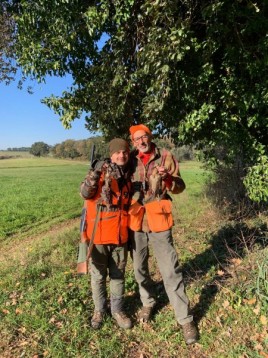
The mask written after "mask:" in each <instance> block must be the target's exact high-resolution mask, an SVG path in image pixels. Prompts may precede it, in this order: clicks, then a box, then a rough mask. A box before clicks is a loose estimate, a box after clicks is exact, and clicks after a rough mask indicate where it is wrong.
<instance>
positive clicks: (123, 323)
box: [112, 311, 132, 329]
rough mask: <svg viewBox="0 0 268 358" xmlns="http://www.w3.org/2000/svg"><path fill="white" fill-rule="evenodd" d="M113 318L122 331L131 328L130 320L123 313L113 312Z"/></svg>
mask: <svg viewBox="0 0 268 358" xmlns="http://www.w3.org/2000/svg"><path fill="white" fill-rule="evenodd" d="M112 316H113V318H114V319H115V320H116V322H117V324H118V326H119V327H120V328H123V329H129V328H131V327H132V322H131V320H130V318H128V317H127V315H126V314H125V312H123V311H120V312H114V313H113V314H112Z"/></svg>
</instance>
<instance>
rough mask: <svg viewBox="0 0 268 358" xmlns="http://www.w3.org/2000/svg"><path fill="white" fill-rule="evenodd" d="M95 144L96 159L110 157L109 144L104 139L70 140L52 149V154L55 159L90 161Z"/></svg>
mask: <svg viewBox="0 0 268 358" xmlns="http://www.w3.org/2000/svg"><path fill="white" fill-rule="evenodd" d="M93 144H94V145H95V158H94V159H101V158H102V159H103V158H107V156H109V153H108V144H107V143H105V141H104V139H103V137H92V138H89V139H84V140H76V141H75V140H70V139H69V140H66V141H64V142H62V143H59V144H56V145H55V146H54V147H52V149H51V153H52V154H53V156H54V157H55V158H70V159H75V158H79V159H80V160H90V153H91V150H92V145H93Z"/></svg>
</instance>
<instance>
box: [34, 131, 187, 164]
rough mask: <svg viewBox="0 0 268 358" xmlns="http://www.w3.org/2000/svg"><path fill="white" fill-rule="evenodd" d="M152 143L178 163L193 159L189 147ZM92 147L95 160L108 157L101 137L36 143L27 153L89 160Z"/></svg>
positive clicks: (160, 140)
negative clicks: (52, 143)
mask: <svg viewBox="0 0 268 358" xmlns="http://www.w3.org/2000/svg"><path fill="white" fill-rule="evenodd" d="M154 142H155V143H156V144H157V145H158V146H159V147H161V148H163V147H165V148H166V149H169V150H170V151H171V152H172V153H173V154H174V156H175V157H176V158H177V159H178V160H180V161H182V160H191V159H193V158H194V150H193V149H192V148H191V147H187V146H183V147H176V145H175V144H174V143H173V141H172V139H170V138H167V137H166V138H155V139H154ZM93 145H95V159H101V158H107V157H109V152H108V143H107V142H106V141H105V140H104V137H101V136H99V137H91V138H88V139H82V140H73V139H68V140H66V141H64V142H62V143H59V144H56V145H54V146H49V145H48V144H46V143H44V142H36V143H34V144H33V145H32V146H31V148H29V152H30V153H31V154H33V155H34V156H36V157H43V156H48V155H50V156H53V157H54V158H61V159H74V160H75V159H76V160H77V159H79V160H90V153H91V150H92V146H93Z"/></svg>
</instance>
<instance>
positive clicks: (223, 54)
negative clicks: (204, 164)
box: [10, 0, 268, 200]
mask: <svg viewBox="0 0 268 358" xmlns="http://www.w3.org/2000/svg"><path fill="white" fill-rule="evenodd" d="M10 4H11V5H13V8H12V7H11V8H10V11H13V12H14V11H15V12H16V14H17V16H16V23H17V30H16V35H17V50H16V53H17V60H18V63H19V64H20V65H21V66H22V67H23V69H24V71H25V73H26V74H28V75H31V76H33V77H35V78H37V79H38V80H40V81H42V80H43V79H44V78H45V76H47V75H56V76H64V75H66V74H71V75H72V78H73V86H72V87H71V88H70V90H69V91H67V90H66V91H64V92H63V93H62V96H61V97H55V96H53V95H52V96H51V97H50V98H46V99H45V100H44V102H45V103H46V104H47V105H48V106H49V107H51V108H52V109H53V110H54V111H55V112H56V113H58V114H59V116H60V118H61V120H62V123H63V125H64V126H65V127H69V126H70V125H71V123H72V121H73V120H75V119H76V118H78V117H80V116H81V115H83V113H87V118H86V119H87V125H88V129H89V130H90V131H93V132H94V131H100V132H102V133H103V135H104V136H105V137H106V138H111V137H114V136H118V135H120V136H122V135H123V134H124V135H125V136H127V133H128V127H129V126H130V125H131V124H135V123H140V122H143V123H145V124H147V125H149V126H150V127H151V129H153V130H154V131H155V132H156V133H159V134H165V133H170V134H171V135H173V137H174V139H175V140H177V141H180V142H181V143H184V144H193V145H195V146H196V147H197V148H200V149H203V150H204V153H205V155H206V158H209V159H210V160H211V158H213V159H215V160H217V161H219V160H221V161H223V162H224V163H225V164H226V165H228V163H232V162H233V161H234V160H235V158H237V156H239V157H240V158H242V160H243V165H244V168H245V179H244V183H245V184H246V185H247V187H248V192H249V195H251V197H252V198H253V199H254V200H266V199H268V184H267V181H266V180H267V179H266V178H267V176H266V178H265V176H263V175H265V174H267V172H268V164H267V163H268V159H267V138H268V123H267V114H268V106H267V104H268V103H267V102H268V92H267V89H268V76H267V75H268V66H267V59H268V37H267V30H268V21H267V15H268V3H267V2H266V1H254V2H252V1H250V0H235V1H233V0H210V1H208V0H200V1H197V0H184V1H181V0H173V1H167V0H153V1H152V0H136V1H135V0H126V1H118V0H114V1H111V0H105V1H90V0H74V1H69V0H48V1H44V0H35V1H26V0H16V1H15V0H14V2H10ZM48 14H49V16H48ZM218 148H224V149H225V150H224V151H222V153H224V155H222V156H221V157H220V158H219V157H217V153H218ZM226 148H227V149H228V150H226ZM254 183H255V184H256V183H257V184H258V185H259V189H258V194H257V195H256V193H253V192H251V191H250V190H251V187H252V185H255V184H254Z"/></svg>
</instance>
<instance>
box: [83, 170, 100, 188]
mask: <svg viewBox="0 0 268 358" xmlns="http://www.w3.org/2000/svg"><path fill="white" fill-rule="evenodd" d="M100 175H101V171H97V170H90V171H89V172H88V174H87V176H86V178H85V184H86V185H87V186H90V187H96V186H98V182H99V179H100Z"/></svg>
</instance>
